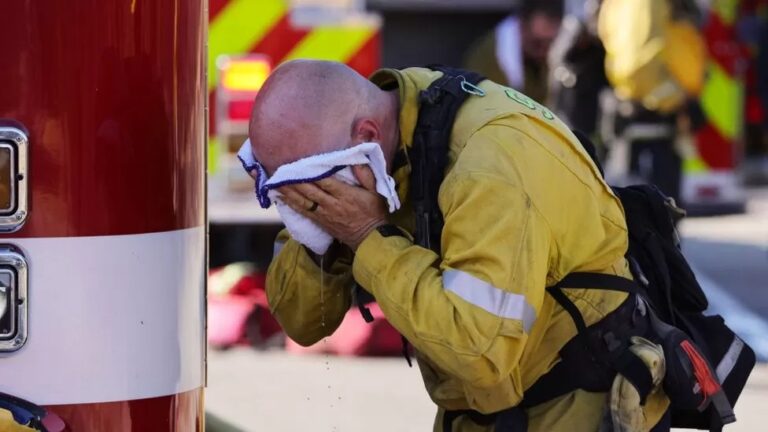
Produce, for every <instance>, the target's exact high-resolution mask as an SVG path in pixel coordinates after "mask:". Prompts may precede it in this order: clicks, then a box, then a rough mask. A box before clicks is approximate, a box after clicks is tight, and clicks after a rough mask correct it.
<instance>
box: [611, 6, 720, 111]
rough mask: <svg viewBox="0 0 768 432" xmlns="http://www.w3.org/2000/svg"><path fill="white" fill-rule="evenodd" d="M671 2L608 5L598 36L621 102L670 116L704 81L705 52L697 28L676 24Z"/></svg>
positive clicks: (682, 21)
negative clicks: (634, 104)
mask: <svg viewBox="0 0 768 432" xmlns="http://www.w3.org/2000/svg"><path fill="white" fill-rule="evenodd" d="M668 3H669V0H604V1H603V3H602V6H601V7H600V15H599V18H598V34H599V36H600V40H601V41H602V42H603V46H604V47H605V51H606V57H605V69H606V74H607V76H608V80H609V81H610V83H611V85H612V86H613V87H614V89H615V91H616V94H617V96H618V97H619V98H621V99H625V100H633V101H637V102H640V103H641V104H642V105H643V106H644V107H645V108H647V109H649V110H652V111H661V112H672V111H674V110H676V109H677V108H679V107H680V106H681V105H682V104H683V103H684V102H685V100H686V98H687V97H690V96H693V97H695V96H697V95H698V94H699V92H700V91H701V88H702V86H703V82H704V73H705V67H706V59H707V54H706V47H705V45H704V41H703V38H702V37H701V35H700V32H699V30H698V29H697V28H696V26H695V25H694V24H693V23H691V22H689V21H687V20H684V19H679V20H678V19H673V18H672V12H671V10H670V6H669V4H668Z"/></svg>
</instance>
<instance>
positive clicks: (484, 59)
mask: <svg viewBox="0 0 768 432" xmlns="http://www.w3.org/2000/svg"><path fill="white" fill-rule="evenodd" d="M562 17H563V1H562V0H526V1H524V2H523V3H522V6H521V8H520V10H519V11H518V12H516V13H513V14H511V15H509V16H507V17H506V18H505V19H504V20H502V21H501V22H500V23H498V24H497V25H496V27H495V28H494V29H493V30H492V31H490V32H489V33H487V34H486V35H484V36H482V37H481V38H480V39H478V40H477V41H476V42H475V43H474V44H473V45H472V46H471V47H470V48H469V50H468V51H467V55H466V59H465V64H466V67H467V68H468V69H471V70H475V71H478V72H480V73H481V74H483V75H484V76H486V77H488V79H491V80H493V81H496V82H498V83H500V84H506V85H509V86H511V87H513V88H515V89H518V90H520V91H522V92H523V93H525V94H526V95H528V96H529V97H531V98H533V100H535V101H537V102H541V103H544V102H545V99H546V97H547V76H548V72H547V71H548V67H547V55H548V53H549V48H550V46H551V45H552V42H553V41H554V40H555V37H557V33H558V30H559V29H560V22H561V20H562Z"/></svg>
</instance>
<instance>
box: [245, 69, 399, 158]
mask: <svg viewBox="0 0 768 432" xmlns="http://www.w3.org/2000/svg"><path fill="white" fill-rule="evenodd" d="M392 100H393V95H392V94H388V93H387V92H384V91H382V90H380V89H379V88H378V87H376V86H375V85H374V84H373V83H371V82H370V81H368V80H366V79H365V78H363V77H362V76H361V75H360V74H358V73H357V72H355V71H354V70H352V69H350V68H349V67H348V66H346V65H344V64H341V63H335V62H326V61H315V60H294V61H291V62H287V63H285V64H283V65H281V66H280V67H278V68H277V69H276V70H275V71H274V72H273V73H272V75H270V77H269V79H267V81H266V82H265V83H264V86H263V87H262V88H261V90H260V91H259V94H258V96H256V100H255V102H254V106H253V113H252V115H251V122H250V128H249V138H250V140H251V147H252V150H253V153H254V156H255V157H256V158H257V159H258V160H259V161H260V162H261V163H262V164H263V165H264V167H265V168H266V169H267V171H268V172H269V173H273V172H274V170H276V169H277V167H279V166H280V165H283V164H286V163H289V162H293V161H295V160H298V159H301V158H304V157H307V156H311V155H315V154H319V153H326V152H330V151H335V150H341V149H344V148H347V147H350V146H352V145H356V144H359V143H361V142H365V141H375V142H381V141H383V140H391V139H392V138H393V137H394V138H395V139H396V128H397V121H396V118H397V115H396V114H397V99H396V97H395V99H394V105H392V103H391V102H392ZM393 110H394V113H392V112H391V111H393ZM393 118H394V124H391V123H393V121H392V119H393ZM393 128H394V129H395V131H394V132H392V131H389V130H384V129H393ZM382 144H383V145H382V147H383V150H384V153H385V154H387V153H388V152H387V149H386V148H384V143H382ZM386 145H387V146H389V145H390V144H389V143H386Z"/></svg>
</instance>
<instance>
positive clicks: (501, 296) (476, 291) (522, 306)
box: [443, 270, 536, 333]
mask: <svg viewBox="0 0 768 432" xmlns="http://www.w3.org/2000/svg"><path fill="white" fill-rule="evenodd" d="M443 287H445V289H446V290H448V291H450V292H452V293H454V294H456V295H457V296H459V297H461V298H462V299H463V300H465V301H466V302H468V303H471V304H473V305H475V306H477V307H479V308H482V309H484V310H486V311H488V312H490V313H492V314H494V315H496V316H499V317H502V318H507V319H514V320H520V321H522V322H523V328H524V329H525V331H526V333H528V332H529V331H530V330H531V326H533V322H534V321H536V311H535V310H534V309H533V307H531V305H530V304H528V302H527V301H526V300H525V296H524V295H521V294H515V293H511V292H507V291H504V290H502V289H499V288H496V287H495V286H493V285H491V284H489V283H488V282H485V281H484V280H482V279H478V278H476V277H474V276H472V275H471V274H469V273H465V272H463V271H460V270H446V271H445V272H443Z"/></svg>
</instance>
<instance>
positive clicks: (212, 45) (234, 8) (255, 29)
mask: <svg viewBox="0 0 768 432" xmlns="http://www.w3.org/2000/svg"><path fill="white" fill-rule="evenodd" d="M286 13H287V8H286V3H285V2H284V1H282V0H258V1H255V0H232V1H230V2H229V4H228V5H227V6H225V7H224V9H222V10H221V11H220V12H219V13H218V14H217V15H216V19H215V20H213V21H212V22H211V24H210V28H209V31H208V36H209V37H208V90H209V91H210V90H211V89H213V88H214V87H215V86H216V59H217V58H218V57H219V56H220V55H222V54H239V53H244V52H248V51H249V50H250V48H251V47H252V46H254V45H255V44H257V43H258V42H259V41H260V40H261V39H262V38H263V37H264V36H265V35H266V34H267V32H269V31H270V29H272V27H274V25H275V24H276V23H278V22H279V20H280V19H281V18H282V17H283V16H284V15H285V14H286Z"/></svg>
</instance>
